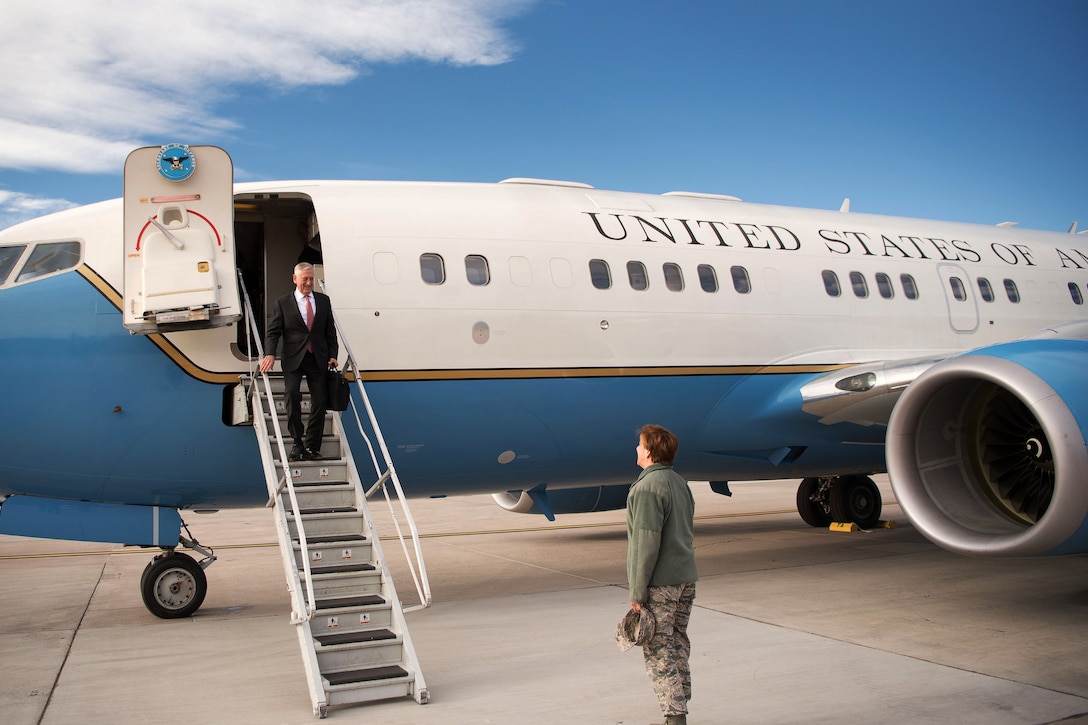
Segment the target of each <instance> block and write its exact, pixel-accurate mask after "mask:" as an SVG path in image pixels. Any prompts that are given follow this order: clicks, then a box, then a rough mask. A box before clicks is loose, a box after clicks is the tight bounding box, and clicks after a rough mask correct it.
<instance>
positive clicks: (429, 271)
mask: <svg viewBox="0 0 1088 725" xmlns="http://www.w3.org/2000/svg"><path fill="white" fill-rule="evenodd" d="M516 259H519V260H522V261H523V262H524V264H525V267H526V269H527V268H528V260H525V259H524V258H521V257H518V258H516ZM511 262H513V259H511ZM419 268H420V274H421V276H422V278H423V281H424V282H426V283H427V284H431V285H438V284H443V283H444V282H445V281H446V263H445V260H443V258H442V255H440V254H432V253H427V254H423V255H420V258H419ZM695 271H696V274H697V276H698V278H699V287H700V288H702V290H703V291H704V292H717V291H718V289H719V286H718V272H717V270H715V269H714V267H713V266H711V265H709V264H700V265H699V266H698V267H696V269H695ZM626 273H627V283H628V284H629V285H630V286H631V289H633V290H639V291H642V290H646V289H649V288H650V276H649V272H648V271H647V269H646V265H645V264H643V263H642V262H638V261H630V262H628V263H627V265H626ZM820 274H821V276H822V278H823V283H824V290H825V291H826V292H827V294H828V295H829V296H831V297H841V296H842V293H843V286H842V283H841V281H840V280H839V275H838V273H837V272H835V271H833V270H830V269H825V270H823V271H822V272H821V273H820ZM661 275H662V279H663V281H664V283H665V289H668V290H670V291H672V292H680V291H682V290H683V289H684V273H683V270H681V269H680V265H678V264H676V263H674V262H665V263H664V264H663V265H661ZM465 277H466V279H468V282H469V284H472V285H477V286H482V285H486V284H488V283H490V282H491V270H490V267H489V266H488V262H487V258H486V257H483V256H481V255H479V254H470V255H468V256H466V257H465ZM729 277H730V280H731V281H732V283H733V289H734V290H736V291H737V292H738V293H740V294H742V295H743V294H748V293H749V292H751V291H752V280H751V277H750V276H749V275H748V270H747V269H746V268H745V267H742V266H740V265H733V266H732V267H730V268H729ZM589 278H590V281H591V282H592V283H593V286H594V287H596V288H597V289H601V290H605V289H611V287H612V284H613V280H612V268H611V266H610V265H609V264H608V262H606V261H605V260H603V259H591V260H589ZM848 278H849V283H850V289H851V290H852V291H853V293H854V296H855V297H858V298H860V299H865V298H867V297H869V295H870V288H869V280H868V278H867V277H866V276H865V275H864V274H863V273H861V272H850V274H849V275H848ZM873 281H874V282H875V283H876V291H877V294H879V295H880V296H881V297H883V298H884V299H886V300H890V299H892V298H894V297H895V294H896V288H895V283H894V281H893V280H892V278H891V276H890V275H888V274H885V273H884V272H877V273H876V274H875V275H873ZM976 282H977V284H978V291H979V295H980V296H981V297H982V299H983V301H985V302H993V301H994V300H995V299H996V295H995V293H994V287H993V285H992V284H990V280H988V279H986V278H985V277H979V278H978V279H977V280H976ZM948 284H949V286H950V287H951V290H952V296H953V297H954V298H955V299H957V300H959V301H961V302H963V301H966V300H967V297H968V294H967V287H966V284H965V283H964V281H963V280H962V279H960V278H959V277H955V276H953V277H949V278H948ZM1002 286H1003V287H1004V290H1005V296H1006V297H1008V299H1009V301H1010V302H1013V303H1018V302H1020V299H1021V298H1020V290H1019V288H1018V287H1017V285H1016V281H1015V280H1012V279H1007V278H1006V279H1005V280H1003V281H1002ZM899 287H900V288H901V289H902V290H903V296H904V297H906V298H907V299H908V300H916V299H918V297H919V295H920V293H919V290H918V283H917V282H916V281H915V280H914V277H913V276H912V275H909V274H900V275H899ZM1069 295H1070V297H1071V298H1072V300H1073V302H1074V304H1078V305H1082V304H1084V300H1085V295H1084V293H1083V292H1082V291H1081V289H1080V287H1079V286H1078V285H1077V284H1076V283H1075V282H1070V283H1069Z"/></svg>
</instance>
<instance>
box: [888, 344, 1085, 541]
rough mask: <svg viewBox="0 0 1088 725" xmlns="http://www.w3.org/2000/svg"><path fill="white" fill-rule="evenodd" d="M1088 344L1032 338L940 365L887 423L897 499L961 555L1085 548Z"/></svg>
mask: <svg viewBox="0 0 1088 725" xmlns="http://www.w3.org/2000/svg"><path fill="white" fill-rule="evenodd" d="M1086 364H1088V342H1085V341H1082V340H1029V341H1020V342H1013V343H1008V344H1004V345H997V346H993V347H989V348H983V349H981V350H978V351H975V352H973V353H970V354H966V355H962V356H958V357H954V358H950V359H948V360H945V361H943V362H940V363H938V364H936V365H934V366H933V367H931V368H930V369H928V370H927V371H926V372H925V373H923V374H922V375H920V376H919V377H918V378H917V379H916V380H915V381H914V382H913V383H911V385H910V386H909V387H908V388H907V389H906V391H905V392H904V393H903V395H902V396H901V397H900V399H899V401H898V403H897V404H896V406H895V409H894V411H893V413H892V417H891V420H890V422H889V424H888V435H887V462H888V474H889V478H890V479H891V484H892V488H893V489H894V491H895V497H896V499H897V500H898V502H899V504H900V505H901V506H902V507H903V510H904V512H906V514H907V516H909V517H910V519H911V521H912V522H913V523H914V525H915V526H917V527H918V529H919V530H920V531H921V532H922V533H923V534H925V535H926V536H927V537H928V538H929V539H931V540H932V541H934V542H935V543H937V544H939V545H940V546H943V547H945V548H947V549H950V550H952V551H955V552H959V553H963V554H973V555H981V556H1036V555H1048V554H1076V553H1083V552H1085V551H1088V449H1086V446H1085V429H1086V428H1088V383H1086V382H1085V381H1086V380H1088V378H1086V377H1085V366H1086Z"/></svg>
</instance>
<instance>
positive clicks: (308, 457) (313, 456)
mask: <svg viewBox="0 0 1088 725" xmlns="http://www.w3.org/2000/svg"><path fill="white" fill-rule="evenodd" d="M322 458H324V456H322V455H321V454H320V453H318V452H317V451H315V450H314V449H313V448H307V449H306V452H305V453H303V454H302V460H304V461H320V460H321V459H322Z"/></svg>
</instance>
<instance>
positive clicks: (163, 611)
mask: <svg viewBox="0 0 1088 725" xmlns="http://www.w3.org/2000/svg"><path fill="white" fill-rule="evenodd" d="M182 526H184V527H185V533H187V534H188V533H189V528H188V527H187V526H185V524H184V523H182ZM179 543H180V544H182V545H183V546H185V547H187V548H189V549H192V550H193V551H196V552H199V553H200V554H203V555H204V558H203V559H201V560H200V561H199V562H197V561H195V560H194V559H193V558H192V557H191V556H189V555H188V554H180V553H178V552H176V551H174V549H173V548H168V549H164V550H163V553H161V554H159V555H158V556H156V557H155V558H154V559H152V560H151V561H149V562H148V563H147V566H146V567H144V572H143V574H142V575H141V576H140V596H141V597H142V598H143V600H144V606H145V607H147V610H148V611H149V612H151V613H152V614H154V615H155V616H156V617H159V618H160V619H179V618H181V617H188V616H191V615H192V614H193V613H194V612H195V611H196V610H198V609H200V605H201V604H203V603H204V596H205V595H206V594H207V593H208V578H207V577H206V576H205V575H204V570H205V569H206V568H208V567H209V566H211V564H212V562H213V561H215V559H216V556H215V554H214V552H213V551H212V550H211V549H210V548H205V547H203V546H201V545H200V544H199V542H197V541H196V539H190V538H186V537H184V536H181V537H179Z"/></svg>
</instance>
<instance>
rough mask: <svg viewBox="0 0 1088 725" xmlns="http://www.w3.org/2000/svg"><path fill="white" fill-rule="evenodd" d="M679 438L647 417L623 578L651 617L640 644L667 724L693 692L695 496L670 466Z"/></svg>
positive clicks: (682, 714) (676, 724)
mask: <svg viewBox="0 0 1088 725" xmlns="http://www.w3.org/2000/svg"><path fill="white" fill-rule="evenodd" d="M678 448H679V442H678V441H677V440H676V436H674V435H673V434H672V433H671V432H669V431H668V430H667V429H665V428H662V427H661V426H659V425H646V426H643V427H642V429H641V430H640V431H639V444H638V448H637V449H636V451H637V454H638V465H639V467H640V468H642V469H643V470H642V473H641V474H640V475H639V477H638V479H637V480H636V481H635V483H634V485H633V486H631V490H630V491H629V492H628V494H627V582H628V586H629V587H630V597H631V609H633V610H635V611H636V612H638V611H641V610H642V608H643V607H645V608H646V609H647V610H649V611H650V613H651V614H652V615H653V617H654V624H655V630H654V636H653V638H652V639H651V640H650V641H649V642H647V643H646V644H644V645H643V646H642V654H643V658H644V659H645V660H646V672H647V674H649V676H650V681H651V682H652V683H653V686H654V692H655V693H657V699H658V701H659V702H660V703H661V711H662V713H664V715H665V723H666V725H686V723H687V712H688V700H690V699H691V671H690V669H689V667H688V660H689V658H690V656H691V643H690V641H689V640H688V620H689V619H690V618H691V608H692V604H693V603H694V601H695V581H696V580H697V579H698V578H699V576H698V573H697V572H696V568H695V549H694V544H693V540H694V537H695V498H694V497H693V496H692V495H691V489H690V488H689V487H688V483H687V481H685V480H684V479H683V477H681V476H680V475H679V474H678V473H676V472H675V471H673V470H672V464H673V460H674V459H675V458H676V451H677V449H678Z"/></svg>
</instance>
